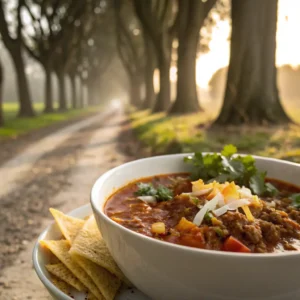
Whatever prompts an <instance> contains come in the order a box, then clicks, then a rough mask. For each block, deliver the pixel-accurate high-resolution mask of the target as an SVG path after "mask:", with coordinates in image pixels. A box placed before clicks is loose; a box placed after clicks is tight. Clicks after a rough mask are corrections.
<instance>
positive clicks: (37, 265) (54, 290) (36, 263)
mask: <svg viewBox="0 0 300 300" xmlns="http://www.w3.org/2000/svg"><path fill="white" fill-rule="evenodd" d="M87 207H91V205H90V203H87V204H85V205H82V206H80V207H77V208H75V209H73V210H71V211H69V212H67V215H73V214H74V213H76V212H77V211H79V210H82V209H83V208H87ZM91 210H92V209H91ZM54 225H55V221H52V222H51V223H50V224H49V225H48V226H47V227H46V228H45V229H44V230H43V232H42V233H41V234H40V235H39V237H38V238H37V240H36V242H35V244H34V247H33V250H32V263H33V268H34V270H35V273H36V274H37V276H38V278H39V279H40V281H41V282H42V283H43V285H44V286H45V287H46V288H47V289H48V290H49V291H51V293H55V296H56V297H59V299H65V300H74V299H73V298H71V297H70V296H69V295H67V294H65V293H64V292H62V291H61V290H60V289H59V288H57V287H56V286H55V285H54V284H53V283H52V282H51V280H49V279H48V277H47V276H46V274H45V273H44V271H43V270H42V268H41V264H40V263H39V258H38V253H39V251H40V241H41V240H43V239H44V238H45V236H46V235H47V233H48V232H49V230H50V229H51V227H52V226H54ZM51 296H53V295H51Z"/></svg>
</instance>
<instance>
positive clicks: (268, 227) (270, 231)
mask: <svg viewBox="0 0 300 300" xmlns="http://www.w3.org/2000/svg"><path fill="white" fill-rule="evenodd" d="M259 225H260V228H261V231H262V235H263V238H264V239H265V240H266V241H267V242H268V243H270V244H272V245H276V244H277V243H278V242H279V240H280V228H279V227H278V226H276V225H274V224H273V223H271V222H267V221H263V220H259Z"/></svg>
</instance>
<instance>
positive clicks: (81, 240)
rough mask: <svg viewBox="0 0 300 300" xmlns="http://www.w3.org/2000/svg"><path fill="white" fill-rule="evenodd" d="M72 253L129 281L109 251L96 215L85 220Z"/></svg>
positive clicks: (73, 245)
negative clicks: (99, 228)
mask: <svg viewBox="0 0 300 300" xmlns="http://www.w3.org/2000/svg"><path fill="white" fill-rule="evenodd" d="M70 254H72V255H74V254H75V255H79V256H83V257H85V258H87V259H89V260H91V261H92V262H94V263H95V264H97V265H99V266H100V267H102V268H104V269H106V270H108V271H109V272H110V273H112V274H114V275H116V276H117V277H118V278H119V279H121V280H123V281H125V282H128V279H127V278H126V277H125V276H124V274H123V273H122V271H121V270H120V268H119V267H118V266H117V264H116V262H115V261H114V259H113V258H112V256H111V254H110V252H109V251H108V248H107V246H106V244H105V242H104V240H103V238H102V236H101V234H100V232H99V230H98V227H97V224H96V221H95V218H94V216H91V217H90V218H89V219H88V220H87V221H86V222H85V224H84V226H83V227H82V229H81V230H80V232H79V233H78V235H77V237H76V239H75V240H74V242H73V243H72V247H71V250H70Z"/></svg>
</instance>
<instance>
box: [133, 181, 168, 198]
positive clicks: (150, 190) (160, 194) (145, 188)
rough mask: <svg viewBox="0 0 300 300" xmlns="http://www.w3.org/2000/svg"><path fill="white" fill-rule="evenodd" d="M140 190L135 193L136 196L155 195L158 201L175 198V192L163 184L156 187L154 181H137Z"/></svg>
mask: <svg viewBox="0 0 300 300" xmlns="http://www.w3.org/2000/svg"><path fill="white" fill-rule="evenodd" d="M137 186H138V190H137V191H136V192H135V193H134V194H135V195H136V196H154V197H155V198H156V200H157V201H168V200H171V199H172V198H173V192H172V191H171V190H170V189H169V188H167V187H165V186H163V185H161V184H160V185H158V186H157V188H155V187H154V186H153V185H152V183H143V182H140V183H137Z"/></svg>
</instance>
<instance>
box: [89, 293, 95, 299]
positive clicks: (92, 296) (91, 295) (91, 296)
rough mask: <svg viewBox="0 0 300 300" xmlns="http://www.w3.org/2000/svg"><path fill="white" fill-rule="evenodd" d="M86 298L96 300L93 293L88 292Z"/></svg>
mask: <svg viewBox="0 0 300 300" xmlns="http://www.w3.org/2000/svg"><path fill="white" fill-rule="evenodd" d="M87 300H97V298H96V297H95V296H94V295H93V294H91V293H89V294H88V296H87Z"/></svg>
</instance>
